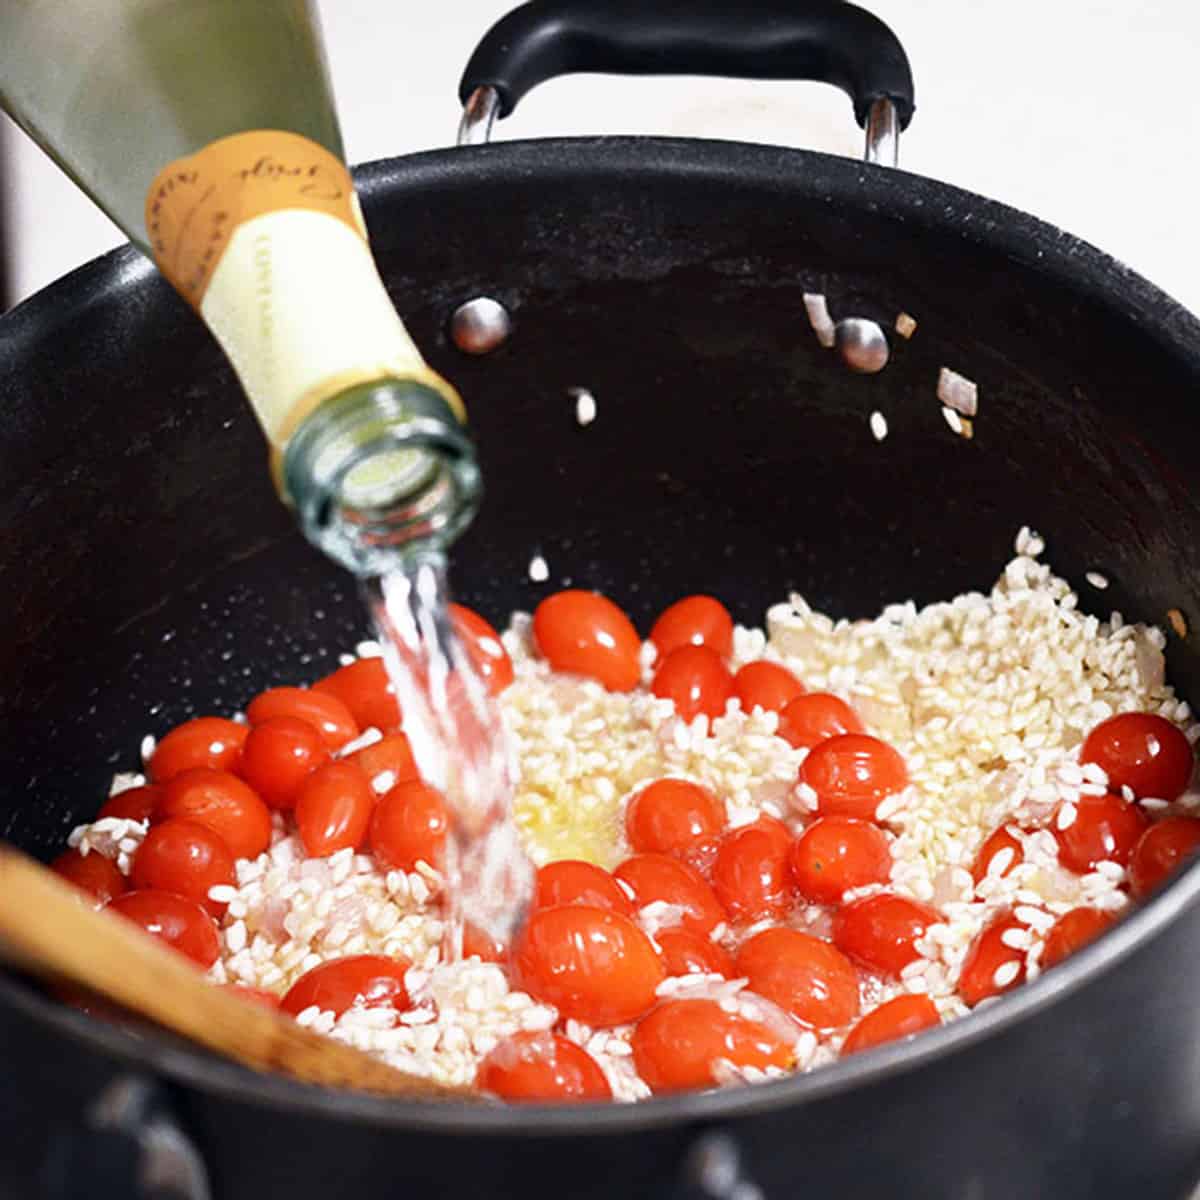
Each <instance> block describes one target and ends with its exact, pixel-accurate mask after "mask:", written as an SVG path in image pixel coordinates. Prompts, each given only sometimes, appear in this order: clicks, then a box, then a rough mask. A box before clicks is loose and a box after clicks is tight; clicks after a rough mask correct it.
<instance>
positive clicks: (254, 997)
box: [224, 983, 279, 1008]
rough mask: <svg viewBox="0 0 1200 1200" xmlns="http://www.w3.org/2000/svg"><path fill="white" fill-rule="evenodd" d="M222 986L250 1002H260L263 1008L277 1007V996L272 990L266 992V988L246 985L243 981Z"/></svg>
mask: <svg viewBox="0 0 1200 1200" xmlns="http://www.w3.org/2000/svg"><path fill="white" fill-rule="evenodd" d="M224 987H225V990H226V991H227V992H233V994H234V995H235V996H241V998H242V999H243V1000H248V1001H250V1003H251V1004H261V1005H262V1006H263V1007H264V1008H278V1007H279V997H278V996H277V995H275V993H274V992H268V991H267V989H266V988H256V987H247V986H246V985H245V984H244V983H227V984H225V985H224Z"/></svg>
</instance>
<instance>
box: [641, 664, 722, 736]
mask: <svg viewBox="0 0 1200 1200" xmlns="http://www.w3.org/2000/svg"><path fill="white" fill-rule="evenodd" d="M650 690H651V691H652V692H653V693H654V694H655V695H656V696H658V697H659V698H660V699H662V700H670V701H671V702H672V703H673V704H674V705H675V711H676V712H677V713H678V714H679V716H680V717H681V718H682V719H683V720H685V721H690V720H691V719H692V718H693V717H694V716H696V715H697V714H698V713H703V714H704V715H705V716H706V717H709V718H712V717H719V716H721V714H722V713H724V711H725V701H726V700H728V699H729V697H730V696H731V695H732V693H733V676H732V675H730V674H729V668H728V667H726V666H725V664H724V663H723V662H722V661H721V659H720V657H719V656H718V655H717V654H716V652H715V651H712V650H710V649H709V648H708V647H707V646H680V647H679V649H678V650H672V651H671V653H670V654H668V655H667V657H666V658H664V659H663V660H662V662H661V663H660V664H659V665H658V667H657V668H656V669H655V672H654V678H653V679H652V680H651V681H650Z"/></svg>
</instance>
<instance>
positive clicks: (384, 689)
mask: <svg viewBox="0 0 1200 1200" xmlns="http://www.w3.org/2000/svg"><path fill="white" fill-rule="evenodd" d="M312 690H313V691H314V692H322V693H324V694H325V695H328V696H336V697H337V698H338V699H339V700H340V701H341V702H342V703H343V704H344V705H345V706H346V707H347V708H348V709H349V710H350V713H351V715H352V716H353V717H354V720H355V721H356V722H357V723H358V725H359V727H360V728H362V729H378V730H380V731H382V732H383V733H388V732H390V731H391V730H394V729H398V728H399V727H400V705H399V702H398V701H397V700H396V695H395V692H394V691H393V690H392V681H391V680H390V679H389V678H388V673H387V667H385V666H384V665H383V659H382V658H359V659H355V661H354V662H352V663H349V664H348V665H346V666H344V667H339V668H338V669H337V670H336V671H334V672H333V674H332V675H326V676H325V678H324V679H318V680H317V682H316V683H314V684H313V685H312Z"/></svg>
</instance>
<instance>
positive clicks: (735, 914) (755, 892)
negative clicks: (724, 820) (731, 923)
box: [712, 822, 792, 921]
mask: <svg viewBox="0 0 1200 1200" xmlns="http://www.w3.org/2000/svg"><path fill="white" fill-rule="evenodd" d="M777 824H780V825H781V823H779V822H777ZM781 827H782V825H781ZM790 845H791V838H790V837H788V836H787V834H786V830H785V832H784V836H783V837H780V836H779V834H778V831H777V830H775V829H774V827H773V826H770V825H767V824H765V823H763V824H760V823H759V822H755V823H754V824H753V825H743V826H742V827H741V828H740V829H732V830H730V831H729V832H728V833H727V834H726V835H725V836H724V837H723V838H722V839H721V843H720V846H719V847H718V849H717V860H716V862H714V863H713V869H712V886H713V891H714V892H716V895H717V899H718V900H719V901H720V902H721V904H722V905H723V906H724V909H725V911H726V912H727V913H728V914H729V915H730V917H732V918H733V919H734V920H735V921H757V920H759V919H760V918H762V917H777V916H779V915H780V914H781V913H783V912H785V911H786V910H787V907H788V904H789V903H790V902H791V889H792V881H791V877H790V876H789V874H788V850H789V847H790Z"/></svg>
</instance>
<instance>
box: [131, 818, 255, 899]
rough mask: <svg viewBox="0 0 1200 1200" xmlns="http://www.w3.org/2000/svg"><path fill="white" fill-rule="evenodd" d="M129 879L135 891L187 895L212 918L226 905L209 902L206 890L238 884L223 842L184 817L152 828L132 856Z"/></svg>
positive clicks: (207, 829)
mask: <svg viewBox="0 0 1200 1200" xmlns="http://www.w3.org/2000/svg"><path fill="white" fill-rule="evenodd" d="M129 879H130V882H131V883H132V884H133V886H134V888H135V889H136V890H138V891H147V890H154V891H160V892H174V893H175V895H177V896H186V897H187V898H188V899H189V900H194V901H195V902H196V903H197V904H199V905H201V906H202V907H203V908H204V909H205V910H207V911H208V912H209V913H210V914H211V915H212V916H214V917H219V916H220V915H221V914H222V913H223V912H224V911H225V905H224V904H222V903H220V902H218V901H216V900H210V899H209V896H208V891H209V888H214V887H218V886H224V887H235V886H236V885H237V876H236V875H235V873H234V869H233V855H232V854H231V853H230V851H229V847H228V846H227V845H226V844H225V840H224V839H223V838H222V837H220V836H219V835H218V834H215V833H213V831H212V830H211V829H209V828H208V826H206V825H201V824H200V822H199V821H189V820H187V818H185V817H172V818H170V820H167V821H163V822H161V823H160V824H158V825H153V826H151V828H150V831H149V832H148V833H147V834H146V836H145V838H144V839H143V841H142V844H141V845H140V846H139V847H138V850H137V853H136V854H135V855H134V856H133V866H132V868H131V869H130V872H129Z"/></svg>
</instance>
